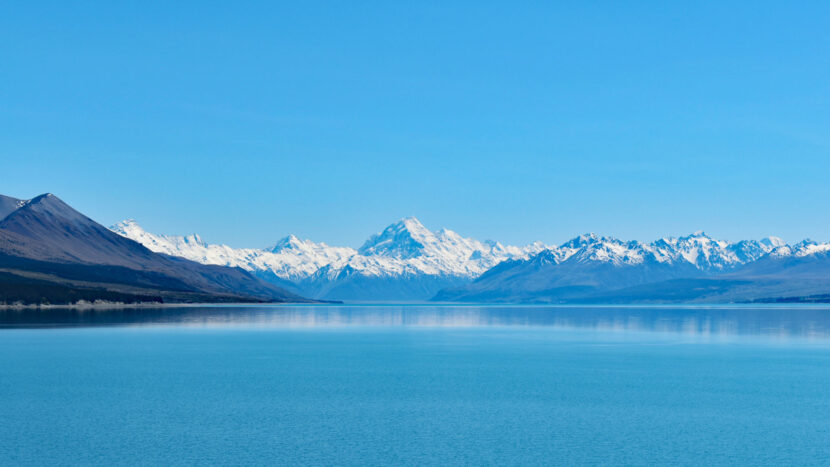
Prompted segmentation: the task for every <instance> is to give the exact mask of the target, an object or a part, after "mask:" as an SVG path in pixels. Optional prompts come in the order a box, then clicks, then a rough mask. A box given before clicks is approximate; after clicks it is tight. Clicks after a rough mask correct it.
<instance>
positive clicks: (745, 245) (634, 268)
mask: <svg viewBox="0 0 830 467" xmlns="http://www.w3.org/2000/svg"><path fill="white" fill-rule="evenodd" d="M828 253H830V243H817V242H813V241H810V240H805V241H803V242H800V243H798V244H796V245H793V246H789V245H786V244H784V242H783V241H782V240H781V239H780V238H777V237H767V238H765V239H762V240H759V241H755V240H742V241H739V242H735V243H733V242H728V241H724V240H716V239H713V238H711V237H709V236H708V235H706V234H704V233H703V232H697V233H695V234H692V235H688V236H685V237H680V238H662V239H660V240H657V241H654V242H651V243H641V242H637V241H621V240H618V239H616V238H611V237H601V236H598V235H596V234H586V235H581V236H579V237H576V238H574V239H572V240H570V241H568V242H565V243H564V244H562V245H561V246H559V247H557V248H551V249H548V250H545V251H543V252H541V253H539V254H537V255H535V256H533V257H530V258H528V259H527V260H519V261H510V262H504V263H502V264H499V265H497V266H496V267H494V268H492V269H491V270H489V271H487V272H486V273H484V274H482V275H481V276H480V277H479V278H478V279H477V280H476V281H474V282H472V283H470V284H465V285H462V286H460V287H456V288H454V289H447V290H444V291H442V292H441V293H440V294H438V296H437V297H436V299H437V300H466V301H574V300H577V301H578V300H596V301H602V300H611V299H612V298H610V297H612V295H611V294H612V292H614V293H617V294H618V295H619V294H621V293H622V292H619V291H621V290H626V292H625V294H623V295H619V296H617V295H614V297H616V298H614V300H621V301H626V300H634V299H635V298H632V297H644V296H656V295H657V294H658V292H659V293H664V294H666V296H667V297H671V298H672V299H680V298H681V297H680V296H681V295H682V298H683V299H692V298H693V297H697V296H698V295H701V294H704V293H709V292H707V289H706V285H705V284H703V285H701V283H698V282H693V281H695V280H703V281H706V280H709V279H708V278H714V277H717V278H719V279H720V278H723V280H724V281H726V282H719V283H718V284H717V286H718V287H720V289H722V290H720V292H719V293H722V295H721V297H726V296H727V295H723V294H726V292H725V290H727V289H730V288H733V287H734V288H738V287H744V289H743V290H741V291H740V293H739V292H736V291H734V290H731V289H730V292H729V293H732V294H734V295H729V296H735V297H744V298H742V299H745V297H752V290H758V291H761V290H767V291H773V290H779V289H775V288H774V287H772V286H771V285H770V284H771V283H772V282H771V283H770V284H766V285H764V287H765V288H761V287H759V286H756V285H752V286H749V285H746V284H755V283H754V282H752V280H754V279H752V280H749V279H748V276H747V274H749V272H748V271H750V269H748V267H749V266H752V265H756V264H758V263H762V261H761V260H763V259H768V258H777V259H783V258H791V259H794V260H795V262H796V263H797V262H798V261H797V260H798V259H799V258H811V257H816V258H817V260H818V263H821V264H823V262H825V257H827V258H830V255H828ZM763 263H764V265H763V268H760V267H759V268H756V269H757V270H763V271H764V274H766V276H765V277H766V278H767V279H769V280H772V279H770V278H771V277H773V276H775V274H780V272H781V271H782V270H783V269H782V268H784V267H786V268H790V267H793V264H795V263H794V262H793V261H790V262H786V263H784V262H778V263H776V262H774V261H764V262H763ZM826 263H827V265H828V267H827V270H828V273H827V275H822V274H824V272H818V273H816V274H818V275H817V276H815V277H812V278H811V280H813V281H814V282H815V283H818V284H819V285H820V284H821V281H822V280H824V283H828V285H830V281H827V280H826V279H827V278H830V259H827V260H826ZM799 267H801V266H799ZM810 271H823V269H821V267H819V268H817V269H816V268H813V269H810ZM752 274H753V275H754V276H753V277H755V276H757V275H758V273H757V272H753V273H752ZM822 278H824V279H822ZM776 280H777V281H778V282H780V280H779V278H776ZM671 281H675V282H671ZM676 281H680V282H676ZM729 281H731V282H729ZM681 282H682V284H684V285H682V286H679V285H677V284H679V283H681ZM773 282H775V281H773ZM658 283H662V284H663V285H661V286H660V287H663V289H660V290H659V291H658V290H656V289H648V291H647V292H643V290H640V289H637V290H634V289H631V288H632V287H642V286H644V285H646V284H658ZM776 283H777V282H776ZM725 284H728V286H727V285H725ZM654 287H656V286H654ZM673 287H674V288H673ZM684 287H685V288H684ZM827 288H828V291H830V286H829V287H827ZM669 289H671V293H669V292H668V290H669ZM818 289H821V287H819V288H818ZM818 289H817V290H818ZM821 290H823V289H821ZM770 293H772V292H770ZM776 293H777V292H776ZM648 294H651V295H648ZM620 297H622V298H620ZM664 299H667V298H665V297H664Z"/></svg>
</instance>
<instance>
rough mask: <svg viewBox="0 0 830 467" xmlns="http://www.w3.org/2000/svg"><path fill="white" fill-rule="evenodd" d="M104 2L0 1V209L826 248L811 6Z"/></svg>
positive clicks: (509, 238)
mask: <svg viewBox="0 0 830 467" xmlns="http://www.w3.org/2000/svg"><path fill="white" fill-rule="evenodd" d="M113 3H115V2H55V3H54V4H46V3H38V2H23V1H20V2H7V3H6V4H5V5H4V6H3V12H2V14H0V193H4V194H8V195H12V196H16V197H26V198H28V197H31V196H34V195H37V194H39V193H42V192H53V193H55V194H57V195H58V196H60V197H62V198H63V199H65V200H66V201H67V202H69V203H70V204H72V205H74V206H75V207H77V208H78V209H80V210H82V211H83V212H85V213H87V214H88V215H90V216H91V217H93V218H94V219H96V220H98V221H100V222H102V223H105V224H110V223H114V222H116V221H118V220H121V219H123V218H127V217H132V218H135V219H137V220H138V221H139V222H140V223H141V224H142V225H144V226H145V227H146V228H148V229H149V230H151V231H156V232H160V233H177V234H181V233H191V232H198V233H200V234H202V236H203V237H204V238H206V239H207V240H209V241H213V242H224V243H229V244H231V245H234V246H264V245H267V244H269V243H273V242H274V241H276V240H277V239H278V238H279V237H281V236H283V235H285V234H288V233H296V234H298V235H299V236H302V237H308V238H312V239H314V240H317V241H326V242H328V243H330V244H346V245H358V244H360V243H361V241H362V240H363V239H364V238H365V237H366V236H368V235H369V234H371V233H373V232H375V231H377V230H380V229H381V228H382V227H384V226H385V225H386V224H388V223H390V222H392V221H394V220H396V219H398V218H400V217H403V216H409V215H415V216H417V217H419V218H420V219H421V220H422V221H423V222H424V223H425V224H426V225H427V226H428V227H430V228H439V227H449V228H452V229H454V230H456V231H458V232H460V233H462V234H465V235H470V236H475V237H478V238H492V239H497V240H501V241H504V242H511V243H522V242H528V241H532V240H543V241H546V242H550V243H558V242H561V241H564V240H566V239H568V238H570V237H572V236H574V235H576V234H579V233H583V232H587V231H595V232H598V233H602V234H613V235H616V236H619V237H621V238H624V239H640V240H651V239H654V238H657V237H660V236H664V235H680V234H685V233H689V232H692V231H695V230H699V229H703V230H705V231H706V232H707V233H709V234H712V235H716V236H720V237H724V238H727V239H732V240H736V239H740V238H758V237H761V236H766V235H771V234H777V235H780V236H782V237H784V239H785V240H788V241H797V240H800V239H801V238H803V237H812V238H815V239H817V240H830V27H828V25H830V2H815V3H800V2H792V3H791V2H757V1H753V2H708V3H706V4H704V2H653V3H652V2H608V3H599V2H597V3H592V4H590V5H589V4H588V2H567V3H564V2H563V3H561V4H554V3H553V2H539V3H517V2H501V3H494V2H469V3H465V2H445V1H440V2H376V3H363V2H331V3H314V2H281V3H280V2H262V3H246V2H224V3H225V4H224V5H223V4H220V3H219V2H204V3H207V4H202V3H203V2H199V3H196V2H194V3H188V2H184V1H182V2H134V3H129V2H117V3H119V4H118V5H115V4H113ZM450 3H453V4H452V5H449V4H450ZM692 3H694V4H692Z"/></svg>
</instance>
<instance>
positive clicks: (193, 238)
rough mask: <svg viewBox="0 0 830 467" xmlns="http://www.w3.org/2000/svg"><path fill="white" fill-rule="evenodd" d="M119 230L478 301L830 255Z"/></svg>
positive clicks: (321, 274) (398, 236)
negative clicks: (333, 242)
mask: <svg viewBox="0 0 830 467" xmlns="http://www.w3.org/2000/svg"><path fill="white" fill-rule="evenodd" d="M112 230H113V231H115V232H117V233H119V234H121V235H123V236H125V237H128V238H130V239H133V240H135V241H137V242H139V243H141V244H143V245H144V246H146V247H147V248H149V249H150V250H152V251H155V252H159V253H166V254H169V255H174V256H181V257H184V258H187V259H190V260H193V261H197V262H201V263H205V264H217V265H224V266H234V267H239V268H242V269H245V270H247V271H251V272H252V273H254V274H256V275H257V276H259V277H261V278H264V279H267V280H270V281H271V282H274V283H276V284H278V285H281V286H284V287H288V288H289V289H291V290H292V291H294V292H297V293H299V294H302V295H305V296H308V297H313V298H322V299H337V300H424V299H428V298H430V297H432V296H433V295H435V294H436V293H437V292H438V291H439V290H442V289H448V288H449V289H456V290H461V291H462V295H463V296H470V297H475V299H476V300H479V299H481V300H487V299H488V297H490V298H492V297H491V295H488V294H496V295H498V294H503V295H507V296H513V294H514V293H518V291H521V293H522V294H526V293H529V292H528V291H530V293H536V292H537V291H546V290H559V289H562V290H567V291H572V290H584V289H585V288H590V289H592V290H594V289H597V290H598V289H603V290H604V289H613V288H620V287H631V286H636V285H638V284H646V283H652V282H655V281H662V280H676V279H680V278H705V277H714V276H719V275H729V274H731V273H732V272H734V271H737V270H739V269H741V268H743V267H744V266H746V265H749V264H753V263H756V262H758V260H760V259H762V258H790V257H791V258H800V257H807V256H811V255H817V254H826V253H828V252H830V243H817V242H813V241H810V240H805V241H802V242H800V243H797V244H795V245H787V244H785V243H784V242H783V241H782V240H781V239H780V238H777V237H767V238H764V239H761V240H742V241H738V242H729V241H725V240H718V239H714V238H712V237H710V236H708V235H706V234H705V233H703V232H696V233H694V234H691V235H687V236H683V237H679V238H675V237H669V238H661V239H659V240H656V241H653V242H651V243H643V242H639V241H623V240H619V239H616V238H613V237H604V236H599V235H596V234H593V233H591V234H585V235H580V236H578V237H575V238H573V239H571V240H569V241H567V242H565V243H563V244H562V245H560V246H546V245H544V244H543V243H541V242H536V243H532V244H530V245H526V246H523V247H517V246H507V245H502V244H500V243H498V242H482V241H478V240H475V239H472V238H466V237H462V236H461V235H459V234H457V233H455V232H453V231H451V230H447V229H442V230H439V231H437V232H433V231H431V230H429V229H427V228H426V227H424V225H423V224H421V223H420V222H419V221H418V220H417V219H415V218H414V217H409V218H405V219H401V220H400V221H398V222H395V223H394V224H392V225H390V226H388V227H386V228H385V229H384V230H382V231H381V232H379V233H377V234H375V235H372V236H371V237H369V238H368V239H367V240H366V242H364V244H363V245H362V246H361V247H360V248H358V249H354V248H349V247H335V246H329V245H327V244H325V243H315V242H313V241H311V240H301V239H299V238H297V237H295V236H293V235H290V236H288V237H285V238H283V239H281V240H280V241H278V242H277V243H276V244H275V245H274V246H273V247H271V248H267V249H255V248H231V247H229V246H226V245H215V244H208V243H206V242H204V241H202V240H201V239H200V238H199V236H197V235H190V236H166V235H155V234H152V233H149V232H147V231H145V230H144V229H142V228H141V227H140V226H139V225H138V224H137V223H135V221H124V222H121V223H119V224H117V225H115V226H113V227H112ZM473 281H475V282H473ZM493 290H499V291H500V292H498V293H496V292H493ZM505 291H506V292H505ZM568 293H571V292H568ZM457 296H459V295H458V294H455V293H449V292H447V293H442V294H441V295H440V297H442V298H445V299H454V297H457ZM493 296H495V295H493ZM520 296H523V295H521V294H520Z"/></svg>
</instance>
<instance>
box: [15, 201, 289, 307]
mask: <svg viewBox="0 0 830 467" xmlns="http://www.w3.org/2000/svg"><path fill="white" fill-rule="evenodd" d="M5 205H8V203H4V206H5ZM16 206H17V207H16V209H14V210H13V211H11V212H9V213H8V214H7V215H6V216H5V217H4V218H3V219H2V220H0V269H2V270H3V272H6V273H9V274H14V275H16V276H19V277H26V278H29V279H31V280H37V281H47V282H54V283H59V284H62V285H64V286H67V287H76V288H85V289H95V290H108V291H119V292H123V293H128V294H134V295H137V296H153V297H159V296H160V297H162V299H164V300H166V301H170V300H172V301H285V300H302V299H301V298H299V297H297V296H295V295H293V294H291V293H289V292H286V291H285V290H282V289H280V288H278V287H276V286H274V285H271V284H268V283H265V282H262V281H260V280H258V279H256V278H254V277H252V276H251V275H250V274H248V273H247V272H245V271H243V270H241V269H234V268H227V267H219V266H206V265H202V264H197V263H194V262H191V261H187V260H184V259H182V258H176V257H170V256H166V255H161V254H158V253H154V252H152V251H150V250H148V249H147V248H145V247H144V246H142V245H140V244H139V243H137V242H134V241H132V240H130V239H127V238H125V237H123V236H120V235H117V234H115V233H113V232H111V231H110V230H109V229H107V228H105V227H103V226H101V225H100V224H98V223H96V222H94V221H93V220H91V219H89V218H88V217H86V216H84V215H83V214H81V213H79V212H78V211H76V210H74V209H72V208H71V207H70V206H68V205H67V204H66V203H64V202H63V201H61V200H60V199H59V198H57V197H56V196H54V195H51V194H45V195H41V196H38V197H36V198H33V199H31V200H28V201H22V202H18V203H16ZM2 301H5V300H2V299H0V302H2Z"/></svg>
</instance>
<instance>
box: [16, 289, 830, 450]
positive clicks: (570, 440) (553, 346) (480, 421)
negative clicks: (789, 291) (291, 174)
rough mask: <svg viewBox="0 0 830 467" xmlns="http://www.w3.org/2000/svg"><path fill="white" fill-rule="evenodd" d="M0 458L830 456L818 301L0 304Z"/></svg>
mask: <svg viewBox="0 0 830 467" xmlns="http://www.w3.org/2000/svg"><path fill="white" fill-rule="evenodd" d="M0 328H3V329H0V464H4V465H54V464H61V465H66V464H98V465H118V464H156V465H158V464H161V465H171V464H189V465H192V464H223V465H228V464H232V465H252V464H289V465H296V464H304V465H435V464H442V465H446V464H455V465H460V464H465V465H470V464H474V465H477V464H482V465H532V464H562V465H575V464H628V465H654V464H673V465H678V464H680V465H683V464H696V465H700V464H706V465H712V464H736V465H759V464H781V465H805V464H809V465H816V464H827V463H828V462H830V309H828V308H823V307H760V308H754V307H739V306H736V307H720V308H719V307H712V308H694V307H687V308H682V307H650V308H649V307H622V308H601V307H598V308H594V307H574V308H571V307H541V306H540V307H501V306H491V307H479V306H461V307H448V306H415V305H412V306H391V305H384V306H272V307H231V306H226V307H186V308H165V309H137V310H129V309H121V310H52V311H49V312H46V313H45V312H34V311H14V310H7V311H0Z"/></svg>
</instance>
